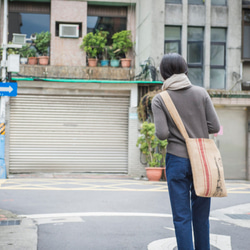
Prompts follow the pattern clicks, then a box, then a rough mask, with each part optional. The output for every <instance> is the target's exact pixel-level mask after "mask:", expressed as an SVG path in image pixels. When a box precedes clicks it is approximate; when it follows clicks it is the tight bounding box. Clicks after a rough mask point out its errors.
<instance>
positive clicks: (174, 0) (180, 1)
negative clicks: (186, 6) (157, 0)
mask: <svg viewBox="0 0 250 250" xmlns="http://www.w3.org/2000/svg"><path fill="white" fill-rule="evenodd" d="M167 1H168V0H165V4H182V0H179V1H178V2H177V3H176V0H169V1H170V2H167ZM171 1H173V2H171Z"/></svg>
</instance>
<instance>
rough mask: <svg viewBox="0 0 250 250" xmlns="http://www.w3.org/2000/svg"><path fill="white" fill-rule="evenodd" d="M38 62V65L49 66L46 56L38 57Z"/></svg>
mask: <svg viewBox="0 0 250 250" xmlns="http://www.w3.org/2000/svg"><path fill="white" fill-rule="evenodd" d="M38 62H39V64H40V65H48V64H49V57H48V56H39V57H38Z"/></svg>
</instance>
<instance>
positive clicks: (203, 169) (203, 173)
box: [195, 139, 206, 189]
mask: <svg viewBox="0 0 250 250" xmlns="http://www.w3.org/2000/svg"><path fill="white" fill-rule="evenodd" d="M195 142H196V144H197V149H198V152H199V157H200V158H199V159H200V161H201V165H202V176H203V179H204V180H203V181H204V189H205V188H206V186H205V183H206V173H205V167H204V162H203V160H202V155H201V150H200V145H199V139H196V140H195Z"/></svg>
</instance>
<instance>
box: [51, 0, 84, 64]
mask: <svg viewBox="0 0 250 250" xmlns="http://www.w3.org/2000/svg"><path fill="white" fill-rule="evenodd" d="M56 22H69V23H70V22H71V23H72V22H73V23H74V22H75V23H82V36H84V35H85V34H86V31H87V26H86V24H87V3H86V2H81V1H64V0H52V1H51V20H50V31H51V43H50V44H51V55H50V64H51V65H71V66H85V65H86V57H85V53H83V51H82V50H80V48H79V46H80V44H81V43H82V37H79V38H78V39H72V38H60V37H59V36H55V33H56V32H55V27H56Z"/></svg>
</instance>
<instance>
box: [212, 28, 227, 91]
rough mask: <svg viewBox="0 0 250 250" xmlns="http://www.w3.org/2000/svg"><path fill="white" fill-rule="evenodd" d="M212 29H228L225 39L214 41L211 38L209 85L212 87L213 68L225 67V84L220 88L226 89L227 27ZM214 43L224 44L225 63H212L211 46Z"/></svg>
mask: <svg viewBox="0 0 250 250" xmlns="http://www.w3.org/2000/svg"><path fill="white" fill-rule="evenodd" d="M212 29H225V31H226V37H225V41H213V40H211V41H210V76H209V79H210V81H209V86H210V87H211V69H223V70H224V71H225V74H224V86H223V88H220V89H225V88H226V60H227V54H226V52H227V29H226V28H220V27H211V30H212ZM212 45H223V47H224V60H223V65H215V64H213V65H212V64H211V48H212Z"/></svg>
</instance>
